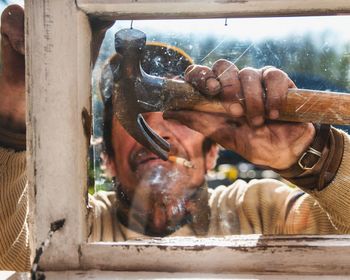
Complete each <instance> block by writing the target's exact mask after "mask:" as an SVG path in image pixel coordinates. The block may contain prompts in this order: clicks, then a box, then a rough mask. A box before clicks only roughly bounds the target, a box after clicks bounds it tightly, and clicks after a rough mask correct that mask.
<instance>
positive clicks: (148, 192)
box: [111, 113, 216, 235]
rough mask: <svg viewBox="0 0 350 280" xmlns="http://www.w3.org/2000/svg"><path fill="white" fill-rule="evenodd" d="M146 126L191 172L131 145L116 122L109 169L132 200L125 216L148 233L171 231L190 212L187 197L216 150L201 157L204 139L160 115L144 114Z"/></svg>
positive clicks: (207, 167)
mask: <svg viewBox="0 0 350 280" xmlns="http://www.w3.org/2000/svg"><path fill="white" fill-rule="evenodd" d="M144 118H145V119H146V121H147V123H148V124H149V125H150V126H151V127H152V129H154V130H155V131H156V132H157V133H158V134H159V135H160V136H161V137H163V138H164V139H166V140H167V141H168V142H169V143H170V145H171V151H170V155H174V156H177V157H181V158H184V159H186V160H188V161H190V162H191V163H192V164H193V168H191V167H186V166H184V165H182V164H179V163H174V162H170V161H163V160H161V159H160V158H159V157H158V156H156V155H154V154H153V153H151V152H150V151H148V150H147V149H146V148H144V147H143V146H141V145H140V144H139V143H138V142H136V141H135V140H134V139H133V138H132V137H131V136H130V135H129V134H128V133H127V132H126V131H125V129H124V128H123V127H122V126H121V124H120V123H119V122H118V120H117V119H116V118H113V123H112V146H113V150H114V158H113V159H111V161H112V162H111V166H112V169H114V173H115V175H116V177H117V178H118V180H119V182H120V184H121V186H120V188H121V189H119V190H118V191H119V192H122V193H123V195H126V197H127V198H128V199H129V200H130V202H131V209H130V211H129V223H130V220H131V219H130V218H131V216H132V219H133V220H134V221H135V222H136V223H138V226H141V227H143V228H144V229H145V231H146V232H149V233H151V234H152V235H165V234H168V233H171V232H172V231H174V230H175V229H176V228H177V227H178V226H179V225H180V224H181V223H182V222H183V221H184V219H186V217H188V216H189V215H190V214H192V213H191V210H190V209H193V207H194V205H193V204H195V203H196V202H194V201H192V200H191V198H192V197H193V196H194V194H195V191H196V190H197V189H198V188H199V187H200V186H201V185H202V184H203V182H204V175H205V173H206V171H207V169H209V168H211V167H212V165H213V164H214V162H215V158H216V150H215V149H212V150H211V152H209V153H208V154H207V155H206V156H204V155H203V152H202V145H203V141H204V136H202V135H201V134H199V133H197V132H195V131H193V130H191V129H189V128H187V127H186V126H183V125H181V124H180V123H178V122H176V121H172V120H169V121H167V120H163V117H162V114H161V113H147V114H144Z"/></svg>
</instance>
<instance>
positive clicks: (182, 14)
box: [25, 0, 350, 274]
mask: <svg viewBox="0 0 350 280" xmlns="http://www.w3.org/2000/svg"><path fill="white" fill-rule="evenodd" d="M199 2H200V3H201V5H200V9H199V7H198V3H199ZM25 8H26V17H25V22H26V78H27V79H26V90H27V125H28V129H27V136H28V137H27V146H28V149H27V159H28V160H27V162H28V181H29V188H30V193H31V195H30V209H31V211H30V219H29V221H30V229H31V233H32V235H31V238H30V241H31V245H32V248H33V256H34V253H35V252H34V249H35V248H37V247H38V246H39V245H40V243H41V242H42V241H43V240H45V239H46V237H47V233H48V230H49V228H50V223H51V222H53V221H55V220H58V219H62V218H64V219H65V220H66V222H65V225H64V227H63V229H62V230H60V231H58V232H57V233H55V234H54V236H53V238H52V241H51V244H50V246H49V247H48V249H47V250H46V251H45V253H44V255H43V257H42V259H41V262H40V266H41V268H43V269H44V270H46V271H60V270H91V269H100V270H130V271H164V272H165V271H168V272H208V273H213V272H216V273H217V272H221V273H223V272H229V273H284V274H286V273H287V274H288V273H299V274H346V273H350V237H349V236H343V235H342V236H261V235H246V236H231V237H223V238H193V237H186V238H164V239H151V240H141V241H130V242H121V243H87V236H88V230H87V218H86V217H87V211H88V210H87V149H88V144H89V138H88V136H87V135H86V134H85V133H84V128H83V127H84V118H83V117H82V115H83V111H87V112H90V108H91V92H90V91H91V86H90V82H91V60H90V42H91V30H90V25H89V17H92V16H99V17H103V18H109V19H111V18H114V19H131V18H132V19H151V18H153V19H155V18H215V17H252V16H254V17H267V16H301V15H340V14H349V13H350V1H349V0H330V1H327V0H324V1H320V0H289V1H288V3H287V1H283V0H246V1H239V0H237V1H234V0H233V1H228V0H227V1H225V0H221V1H220V0H217V1H205V2H203V1H202V0H192V1H185V0H178V1H175V0H173V1H159V0H158V1H157V0H154V1H151V0H149V1H147V0H138V1H113V0H100V1H93V0H59V1H57V0H40V1H38V0H26V1H25Z"/></svg>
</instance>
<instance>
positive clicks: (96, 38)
mask: <svg viewBox="0 0 350 280" xmlns="http://www.w3.org/2000/svg"><path fill="white" fill-rule="evenodd" d="M113 24H114V21H111V20H108V21H106V20H101V19H99V18H91V19H90V25H91V32H92V41H91V60H92V63H93V64H95V62H96V59H97V57H98V53H99V50H100V47H101V44H102V41H103V39H104V37H105V34H106V32H107V30H108V28H110V27H111V26H112V25H113Z"/></svg>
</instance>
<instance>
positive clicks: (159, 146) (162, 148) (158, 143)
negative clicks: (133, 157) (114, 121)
mask: <svg viewBox="0 0 350 280" xmlns="http://www.w3.org/2000/svg"><path fill="white" fill-rule="evenodd" d="M137 124H138V126H139V128H140V130H141V132H142V134H143V136H144V137H145V138H146V141H147V142H148V143H149V144H150V146H147V147H148V148H149V149H150V150H151V151H152V152H154V153H155V154H157V155H158V156H159V157H160V158H161V159H163V160H167V159H168V153H169V151H170V144H169V143H168V142H167V141H166V140H164V139H163V138H162V137H160V136H159V135H158V134H157V133H156V132H155V131H154V130H153V129H152V128H150V127H149V126H148V124H147V122H146V121H145V119H144V118H143V117H142V115H141V114H138V116H137Z"/></svg>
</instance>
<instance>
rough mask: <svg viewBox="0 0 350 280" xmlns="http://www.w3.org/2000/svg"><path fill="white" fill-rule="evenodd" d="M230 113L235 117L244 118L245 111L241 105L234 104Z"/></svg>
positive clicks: (230, 107)
mask: <svg viewBox="0 0 350 280" xmlns="http://www.w3.org/2000/svg"><path fill="white" fill-rule="evenodd" d="M228 108H229V112H230V114H231V115H232V116H233V117H242V116H243V114H244V110H243V107H242V105H241V104H239V103H233V104H231V105H229V107H228Z"/></svg>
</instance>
